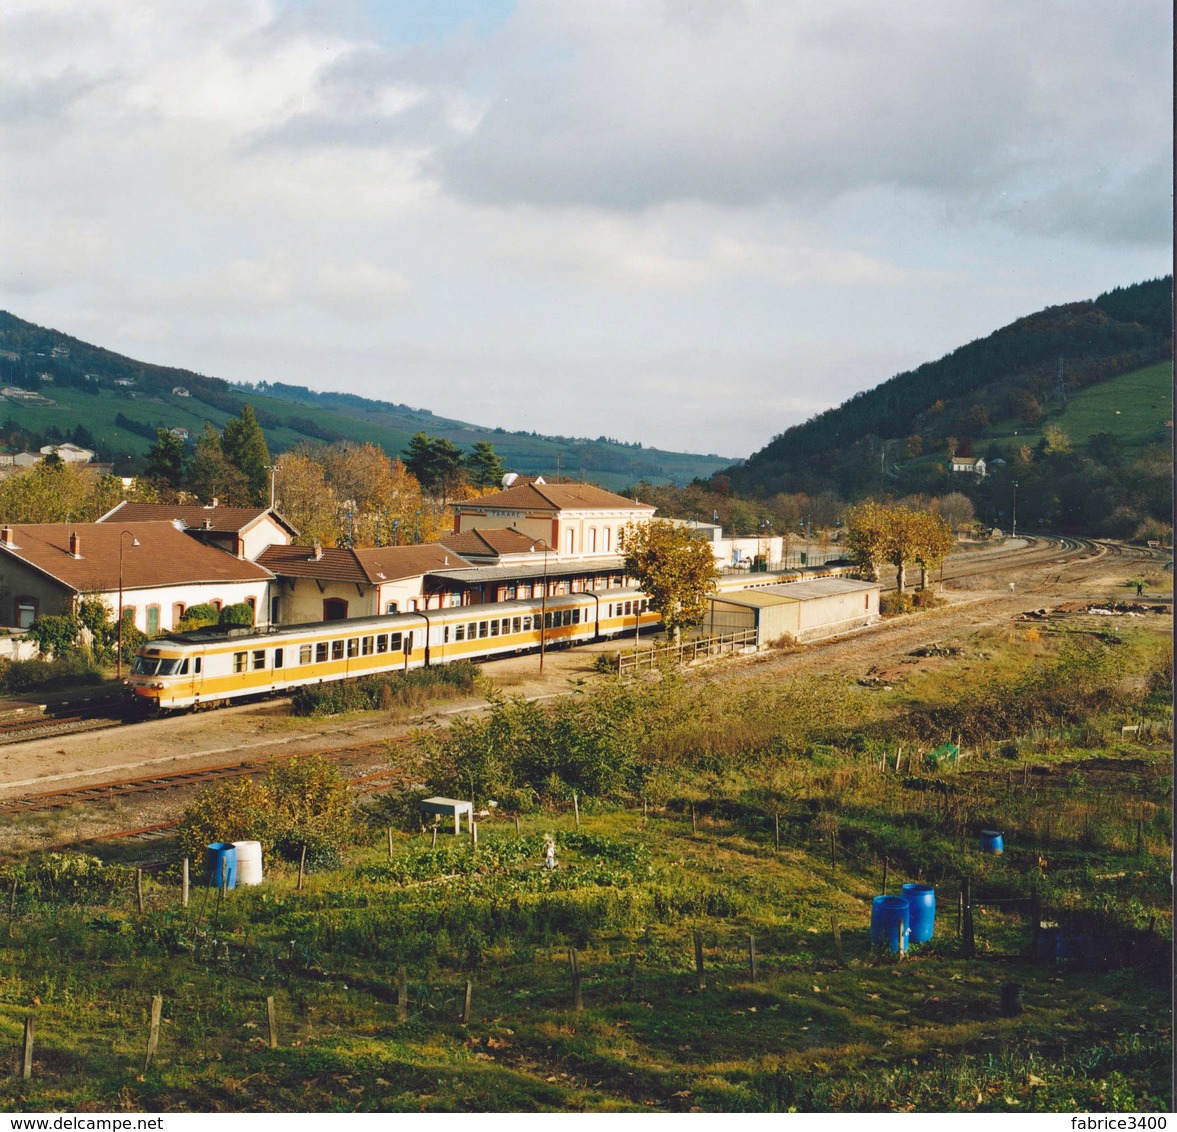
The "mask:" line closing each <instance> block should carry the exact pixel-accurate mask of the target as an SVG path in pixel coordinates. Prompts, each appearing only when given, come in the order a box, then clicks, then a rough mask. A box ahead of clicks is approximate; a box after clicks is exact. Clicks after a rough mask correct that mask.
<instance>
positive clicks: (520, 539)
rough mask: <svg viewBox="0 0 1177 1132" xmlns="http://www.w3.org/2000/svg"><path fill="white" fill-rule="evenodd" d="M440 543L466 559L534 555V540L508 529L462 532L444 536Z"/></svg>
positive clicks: (536, 551) (532, 537)
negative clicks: (506, 555) (505, 555)
mask: <svg viewBox="0 0 1177 1132" xmlns="http://www.w3.org/2000/svg"><path fill="white" fill-rule="evenodd" d="M441 543H442V545H443V546H445V547H448V548H449V549H450V550H452V551H455V552H456V553H458V554H461V555H464V556H465V557H467V558H487V557H489V556H491V555H494V556H495V557H496V558H497V557H501V556H502V555H504V554H530V553H532V552H533V551H534V552H535V553H536V554H539V553H541V551H539V550H536V539H535V538H534V536H532V535H525V534H524V533H523V532H522V531H516V530H511V529H509V528H506V529H504V528H493V527H492V528H487V529H478V528H475V529H474V530H469V531H462V533H461V534H457V535H445V536H444V537H443V538H442V540H441Z"/></svg>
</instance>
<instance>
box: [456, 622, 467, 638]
mask: <svg viewBox="0 0 1177 1132" xmlns="http://www.w3.org/2000/svg"><path fill="white" fill-rule="evenodd" d="M465 639H466V626H465V625H455V626H454V640H455V641H464V640H465Z"/></svg>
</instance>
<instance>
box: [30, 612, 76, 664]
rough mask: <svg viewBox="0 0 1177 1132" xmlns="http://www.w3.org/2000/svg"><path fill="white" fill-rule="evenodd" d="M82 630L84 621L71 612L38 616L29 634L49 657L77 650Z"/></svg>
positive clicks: (61, 655) (64, 654)
mask: <svg viewBox="0 0 1177 1132" xmlns="http://www.w3.org/2000/svg"><path fill="white" fill-rule="evenodd" d="M81 632H82V623H81V622H80V621H79V620H78V619H77V618H76V617H74V616H73V614H70V613H65V614H49V615H48V616H46V617H38V618H37V620H36V621H34V622H33V623H32V624H31V625H30V626H29V628H28V636H29V637H30V638H31V639H32V640H34V641H36V642H37V647H38V648H39V649H40V650H41V652H42V653H43V654H46V656H47V657H48V656H52V657H64V656H66V655H67V654H68V653H71V652H76V651H77V649H78V639H79V636H80V634H81Z"/></svg>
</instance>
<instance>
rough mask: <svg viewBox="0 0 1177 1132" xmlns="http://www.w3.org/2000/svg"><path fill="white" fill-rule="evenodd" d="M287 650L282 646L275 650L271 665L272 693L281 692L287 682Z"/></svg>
mask: <svg viewBox="0 0 1177 1132" xmlns="http://www.w3.org/2000/svg"><path fill="white" fill-rule="evenodd" d="M285 667H286V650H285V649H284V648H283V647H282V646H281V645H280V646H279V647H278V648H276V649H275V650H274V658H273V662H272V663H271V665H270V691H271V692H277V691H280V690H281V688H282V686H283V685H284V684H285V682H286V673H285V671H284V669H285Z"/></svg>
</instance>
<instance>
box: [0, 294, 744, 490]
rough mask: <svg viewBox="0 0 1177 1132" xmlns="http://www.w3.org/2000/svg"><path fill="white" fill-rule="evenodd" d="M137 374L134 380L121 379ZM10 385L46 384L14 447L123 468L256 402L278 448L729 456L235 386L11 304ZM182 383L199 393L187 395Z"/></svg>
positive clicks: (580, 466)
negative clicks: (159, 434) (47, 445)
mask: <svg viewBox="0 0 1177 1132" xmlns="http://www.w3.org/2000/svg"><path fill="white" fill-rule="evenodd" d="M120 382H123V383H126V382H131V383H133V384H131V385H126V384H122V385H120V384H118V383H120ZM0 385H2V386H5V387H9V388H12V387H21V388H23V389H26V390H29V391H33V392H36V393H38V394H39V395H40V397H41V398H42V400H39V401H37V402H35V403H29V402H26V401H23V400H21V399H20V398H19V397H13V396H8V397H3V398H0V400H2V402H3V406H2V408H0V414H2V419H3V422H4V426H3V437H2V438H0V439H2V441H3V443H5V444H6V445H7V446H8V447H9V448H12V447H17V448H19V447H22V446H31V445H32V443H33V442H34V441H39V442H40V443H44V442H46V441H47V440H48V441H54V440H59V439H65V438H73V437H74V434H75V433H76V432H78V428H79V426H81V428H82V430H83V431H82V432H81V433H79V435H80V436H81V437H82V442H86V438H87V437H88V438H89V443H87V445H86V446H87V447H96V448H97V449H98V450H99V453H100V455H101V456H102V457H103V458H104V459H106V460H110V461H113V462H114V463H115V464H116V466H117V467H119V469H120V470H125V471H134V470H138V469H139V468H140V466H141V461H142V457H143V455H144V453H145V452H146V451H147V448H148V447H149V446H150V444H151V442H152V440H153V439H154V435H155V429H156V428H158V427H164V428H187V429H188V430H189V432H190V433H191V435H192V437H193V438H195V437H196V436H197V435H198V434H199V432H200V430H201V428H202V427H203V425H204V422H205V421H211V422H212V424H214V425H215V426H216V427H217V428H218V429H220V428H221V427H223V425H224V423H225V421H226V420H228V419H229V418H230V417H233V416H237V415H238V414H239V413H240V411H241V408H242V407H243V406H244V405H245V404H246V403H248V404H250V405H251V406H252V407H253V409H254V412H255V414H256V415H257V418H258V421H259V423H260V424H261V426H262V428H263V430H264V432H265V435H266V443H267V445H268V446H269V449H270V451H271V452H272V453H275V454H277V453H281V452H283V451H285V450H286V449H288V448H290V447H292V446H294V445H296V444H298V443H300V442H305V441H328V442H330V441H338V440H352V441H357V442H371V443H374V444H378V445H379V446H380V447H382V448H383V449H384V450H385V451H386V452H388V453H389V455H393V456H395V455H399V454H400V453H401V452H402V451H403V450H404V448H405V446H406V445H407V444H408V441H409V438H410V437H411V436H412V435H413V434H414V433H416V432H427V433H429V434H430V435H431V436H440V437H445V438H446V439H448V440H451V441H453V442H454V443H455V444H457V445H459V446H460V447H462V448H463V449H469V448H470V447H472V446H473V444H474V443H475V442H476V441H480V440H489V441H491V442H492V443H493V444H494V446H495V450H496V451H497V452H498V453H499V455H500V456H501V457H502V458H503V461H504V464H505V465H506V466H507V467H508V468H509V469H510V470H512V471H515V472H520V473H522V474H525V475H527V474H531V475H534V474H541V473H542V474H543V475H545V476H547V477H548V478H552V477H553V476H556V475H563V476H565V477H568V478H577V479H578V478H582V477H583V478H586V479H590V480H593V481H595V482H597V483H600V484H602V485H604V486H606V487H612V488H620V487H622V486H624V485H626V484H628V483H632V482H634V481H636V480H646V481H648V482H650V483H669V482H677V483H686V482H689V481H690V480H691V479H694V478H695V477H707V476H710V475H711V474H712V473H714V472H716V471H718V470H719V469H720V468H722V467H723V466H724V465H725V464H727V463H730V458H724V457H721V456H718V455H707V456H703V455H696V454H692V453H683V452H669V451H664V450H661V449H656V448H646V447H643V446H642V445H640V444H632V445H630V444H623V443H620V442H618V441H615V440H611V439H609V438H607V437H598V438H597V439H595V440H592V439H587V438H580V437H565V436H541V435H538V434H535V433H526V432H509V431H507V430H504V429H491V428H486V427H483V426H480V425H476V424H471V423H469V422H466V421H459V420H453V419H450V418H446V417H439V416H435V415H434V414H433V413H432V412H430V411H429V410H428V409H419V408H413V407H411V406H408V405H399V404H392V403H388V402H383V401H374V400H370V399H367V398H363V397H358V396H353V395H350V394H339V393H317V392H315V391H313V390H309V389H305V388H302V387H300V386H293V385H285V384H273V383H265V382H263V383H260V384H258V385H231V384H230V383H229V382H226V381H223V380H221V379H220V378H214V377H206V376H204V375H202V374H197V373H193V372H192V371H190V370H183V369H176V368H173V367H167V366H154V365H150V364H148V363H144V362H139V361H135V360H134V359H132V358H126V357H123V356H121V355H119V354H114V353H112V352H111V351H109V350H105V349H102V348H101V347H98V346H93V345H91V344H89V343H86V342H82V341H80V340H79V339H76V338H71V337H70V336H68V335H65V334H62V333H60V332H59V331H56V330H48V329H45V328H43V327H39V326H35V325H33V324H32V323H29V322H25V321H23V320H22V319H19V318H16V317H15V316H14V315H11V314H8V313H7V312H0ZM177 387H182V388H184V389H187V390H188V392H189V396H188V397H182V396H177V395H175V394H174V393H173V390H174V389H175V388H177Z"/></svg>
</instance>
